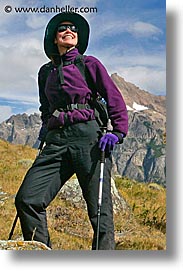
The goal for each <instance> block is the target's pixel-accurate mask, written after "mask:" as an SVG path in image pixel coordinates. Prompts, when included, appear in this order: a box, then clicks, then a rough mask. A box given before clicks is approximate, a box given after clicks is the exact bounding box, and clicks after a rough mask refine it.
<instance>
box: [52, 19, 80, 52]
mask: <svg viewBox="0 0 183 275" xmlns="http://www.w3.org/2000/svg"><path fill="white" fill-rule="evenodd" d="M77 32H78V29H77V27H76V26H75V25H73V24H72V23H71V22H69V21H64V22H62V23H61V24H60V25H59V26H58V28H57V32H56V37H55V40H54V43H55V44H56V45H57V47H58V51H59V53H60V55H63V54H65V53H66V52H67V51H68V50H71V49H73V48H74V47H75V46H76V45H77V43H78V34H77Z"/></svg>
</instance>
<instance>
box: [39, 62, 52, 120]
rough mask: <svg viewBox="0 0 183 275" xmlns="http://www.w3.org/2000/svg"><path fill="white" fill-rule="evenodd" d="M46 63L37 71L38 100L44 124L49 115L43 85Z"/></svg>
mask: <svg viewBox="0 0 183 275" xmlns="http://www.w3.org/2000/svg"><path fill="white" fill-rule="evenodd" d="M47 69H48V64H45V65H43V66H42V67H41V68H40V70H39V72H38V88H39V101H40V108H39V110H40V112H41V119H42V122H43V125H46V124H47V122H48V119H49V117H50V111H49V109H50V105H49V102H48V99H47V97H46V95H45V85H46V79H47V72H46V71H47Z"/></svg>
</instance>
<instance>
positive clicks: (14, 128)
mask: <svg viewBox="0 0 183 275" xmlns="http://www.w3.org/2000/svg"><path fill="white" fill-rule="evenodd" d="M111 77H112V79H113V80H114V82H115V83H116V85H117V86H118V88H119V90H120V92H121V93H122V95H123V97H124V99H125V102H126V104H127V108H128V116H129V132H128V135H127V137H126V138H125V140H124V143H123V144H122V145H118V146H116V147H115V150H114V152H113V163H114V165H113V174H114V175H116V174H118V175H120V176H126V177H128V178H131V179H134V180H137V181H142V182H146V183H148V182H156V183H158V184H161V185H164V186H165V185H166V150H165V146H166V97H165V96H155V95H152V94H150V93H148V92H147V91H143V90H141V89H139V88H138V87H136V86H135V85H134V84H132V83H129V82H126V81H125V80H124V79H123V78H122V77H120V76H118V75H117V74H113V75H112V76H111ZM40 127H41V120H40V116H39V114H32V115H30V116H28V115H27V114H17V115H13V116H11V117H10V118H9V119H7V120H6V121H4V122H2V123H1V124H0V138H2V139H4V140H6V141H9V142H11V143H13V144H24V145H29V146H32V147H34V148H36V147H37V146H38V141H37V137H38V133H39V130H40Z"/></svg>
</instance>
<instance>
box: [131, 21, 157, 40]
mask: <svg viewBox="0 0 183 275" xmlns="http://www.w3.org/2000/svg"><path fill="white" fill-rule="evenodd" d="M127 31H128V32H130V33H131V34H132V35H135V36H138V37H150V36H154V35H159V34H162V30H161V29H159V28H157V27H156V26H154V25H152V24H149V23H146V22H142V21H137V22H134V23H129V26H128V27H127Z"/></svg>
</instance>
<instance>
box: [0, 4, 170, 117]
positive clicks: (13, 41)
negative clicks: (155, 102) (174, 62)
mask: <svg viewBox="0 0 183 275" xmlns="http://www.w3.org/2000/svg"><path fill="white" fill-rule="evenodd" d="M56 7H57V12H58V8H67V9H68V8H71V7H73V8H78V9H80V8H85V9H81V10H80V14H81V15H82V16H84V17H85V18H86V19H87V20H88V22H89V25H90V40H89V46H88V48H87V51H86V53H85V54H87V55H94V56H95V57H97V58H98V59H99V60H100V61H101V62H102V63H103V64H104V66H105V67H106V69H107V70H108V72H109V74H112V73H118V75H120V76H121V77H123V78H124V79H125V80H126V81H128V82H131V83H133V84H135V85H136V86H138V87H139V88H141V89H143V90H146V91H148V92H150V93H152V94H155V95H165V94H166V1H165V0H148V1H147V0H115V1H107V0H93V1H92V0H76V1H73V0H69V1H65V0H62V1H61V0H49V1H43V0H16V1H14V0H1V2H0V110H1V112H0V122H2V121H4V120H6V119H7V118H9V117H10V116H11V115H12V114H18V113H24V112H25V113H28V114H31V113H34V112H37V113H38V112H39V97H38V85H37V73H38V70H39V68H40V67H41V66H42V65H43V64H44V63H46V62H48V61H49V60H48V58H47V57H46V55H45V53H44V50H43V38H44V32H45V27H46V25H47V23H48V21H49V20H50V19H51V18H52V17H53V16H54V15H55V14H56V13H54V12H53V11H54V9H53V8H55V9H56ZM21 8H24V9H25V8H28V9H29V8H30V9H32V8H34V9H35V8H38V9H39V13H38V12H35V10H34V12H33V10H30V9H29V10H27V12H25V11H23V10H21ZM51 8H52V9H51ZM93 8H95V9H93ZM20 11H21V12H20ZM28 11H29V12H28ZM51 11H52V12H51Z"/></svg>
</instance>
